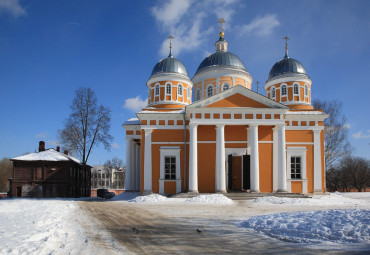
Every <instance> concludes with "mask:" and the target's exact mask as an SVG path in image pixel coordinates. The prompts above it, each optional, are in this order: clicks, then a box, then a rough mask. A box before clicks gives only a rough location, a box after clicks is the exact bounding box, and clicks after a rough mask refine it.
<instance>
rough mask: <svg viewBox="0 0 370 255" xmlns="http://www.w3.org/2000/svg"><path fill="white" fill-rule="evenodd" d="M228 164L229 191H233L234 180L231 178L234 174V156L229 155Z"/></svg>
mask: <svg viewBox="0 0 370 255" xmlns="http://www.w3.org/2000/svg"><path fill="white" fill-rule="evenodd" d="M227 163H228V169H229V175H228V177H227V182H228V189H229V190H231V189H232V187H233V178H232V177H231V176H232V175H233V174H232V173H233V155H232V154H230V155H227Z"/></svg>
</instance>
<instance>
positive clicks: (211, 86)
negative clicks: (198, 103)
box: [206, 84, 215, 98]
mask: <svg viewBox="0 0 370 255" xmlns="http://www.w3.org/2000/svg"><path fill="white" fill-rule="evenodd" d="M209 88H212V95H209V93H208V89H209ZM206 92H207V98H209V97H212V96H213V95H215V93H214V86H213V84H209V85H207V89H206Z"/></svg>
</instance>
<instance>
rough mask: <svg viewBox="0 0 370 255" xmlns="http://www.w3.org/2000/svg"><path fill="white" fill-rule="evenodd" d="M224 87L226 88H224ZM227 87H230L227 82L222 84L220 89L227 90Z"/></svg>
mask: <svg viewBox="0 0 370 255" xmlns="http://www.w3.org/2000/svg"><path fill="white" fill-rule="evenodd" d="M225 87H226V89H225ZM229 88H230V85H229V83H224V84H222V91H225V90H228V89H229Z"/></svg>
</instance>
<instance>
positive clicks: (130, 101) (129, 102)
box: [123, 96, 148, 112]
mask: <svg viewBox="0 0 370 255" xmlns="http://www.w3.org/2000/svg"><path fill="white" fill-rule="evenodd" d="M147 105H148V99H145V100H143V99H141V96H137V97H132V98H127V99H126V100H125V104H124V105H123V108H126V109H128V110H130V111H133V112H138V111H140V110H141V109H142V108H144V107H145V106H147Z"/></svg>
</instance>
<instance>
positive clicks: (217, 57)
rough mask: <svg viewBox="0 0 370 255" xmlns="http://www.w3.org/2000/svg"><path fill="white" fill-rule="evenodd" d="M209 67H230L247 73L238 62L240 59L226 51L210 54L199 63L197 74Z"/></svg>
mask: <svg viewBox="0 0 370 255" xmlns="http://www.w3.org/2000/svg"><path fill="white" fill-rule="evenodd" d="M211 66H230V67H236V68H239V69H242V70H244V71H247V69H246V68H245V65H244V63H243V62H242V61H241V60H240V58H238V57H237V56H236V55H235V54H233V53H231V52H228V51H216V52H215V53H212V54H211V55H209V56H208V57H206V58H205V59H204V60H203V61H202V63H200V65H199V67H198V69H197V73H198V72H200V71H201V70H202V69H205V68H207V67H211Z"/></svg>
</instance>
